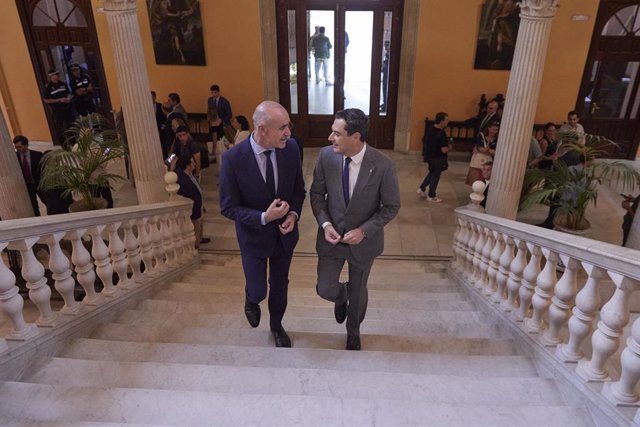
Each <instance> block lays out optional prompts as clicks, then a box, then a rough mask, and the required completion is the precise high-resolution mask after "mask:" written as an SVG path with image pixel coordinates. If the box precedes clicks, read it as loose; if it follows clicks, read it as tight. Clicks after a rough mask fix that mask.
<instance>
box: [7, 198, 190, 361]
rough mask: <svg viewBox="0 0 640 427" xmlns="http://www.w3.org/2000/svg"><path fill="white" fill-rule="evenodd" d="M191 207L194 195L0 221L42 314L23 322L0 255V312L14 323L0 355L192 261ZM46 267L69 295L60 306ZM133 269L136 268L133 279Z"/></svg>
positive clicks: (19, 301)
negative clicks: (39, 251)
mask: <svg viewBox="0 0 640 427" xmlns="http://www.w3.org/2000/svg"><path fill="white" fill-rule="evenodd" d="M191 209H192V202H191V200H188V199H183V198H179V199H178V200H172V201H169V202H164V203H155V204H149V205H141V206H132V207H126V208H117V209H106V210H101V211H91V212H80V213H72V214H66V215H52V216H50V217H49V216H45V217H37V218H24V219H17V220H8V221H2V222H0V251H3V250H4V249H5V248H7V249H10V250H15V251H18V252H19V253H20V259H21V264H22V268H21V272H20V274H21V276H22V278H23V279H24V281H25V282H26V284H27V288H28V289H29V300H30V301H31V302H33V304H34V305H35V306H36V307H37V309H38V312H39V317H38V319H37V320H36V322H35V324H29V323H27V322H26V321H25V316H24V312H23V310H24V300H23V298H22V296H20V294H19V288H18V287H17V286H16V276H15V274H14V272H13V271H11V269H10V268H9V266H8V265H7V264H6V262H5V260H4V258H0V311H1V312H2V313H3V314H4V315H5V316H6V317H7V318H8V319H9V321H10V324H11V326H12V327H13V329H12V330H11V331H10V332H9V333H8V335H6V336H5V337H4V338H3V337H0V354H2V353H3V352H5V351H7V350H8V345H7V341H23V342H24V341H29V340H31V339H33V338H34V337H36V336H37V335H38V334H39V331H41V330H42V328H56V327H60V326H61V325H64V324H65V323H66V322H68V321H70V320H71V319H72V318H73V317H74V316H77V315H78V314H80V313H86V312H87V311H88V310H92V308H95V307H98V306H100V305H101V304H104V303H105V301H106V300H115V299H117V298H118V297H119V296H120V295H122V294H123V293H126V292H127V291H130V290H132V289H136V287H137V286H139V285H140V284H141V283H144V282H146V281H147V280H148V279H149V278H151V277H158V276H159V275H162V274H164V273H166V272H168V271H171V270H172V269H174V268H176V267H179V266H181V265H183V264H186V263H188V262H190V261H192V259H193V256H194V255H195V253H196V251H195V249H194V245H193V242H194V231H193V225H192V223H191V220H190V215H191ZM61 240H67V241H68V242H69V243H70V245H69V246H70V247H71V253H70V254H65V253H64V251H63V248H62V247H61V245H60V242H61ZM105 240H107V241H108V244H107V243H106V242H105ZM36 244H44V245H46V247H47V248H48V252H49V260H48V261H49V262H48V264H47V265H46V266H45V265H43V264H42V263H41V262H40V261H39V260H38V259H37V258H36V253H35V252H34V245H36ZM87 247H90V249H87ZM45 269H49V270H50V271H51V273H52V274H51V276H52V278H53V285H54V287H55V289H56V291H58V293H59V294H60V295H61V296H62V299H63V300H64V306H63V307H62V308H61V309H60V310H58V311H55V310H53V309H52V307H51V288H50V287H49V284H48V283H47V278H46V276H45ZM128 271H131V272H132V275H131V277H129V275H128ZM73 272H75V278H74V275H73ZM114 273H116V275H117V281H116V282H115V283H114V281H113V277H114ZM96 278H99V279H100V281H101V282H102V284H103V289H102V291H101V292H96V290H95V281H96ZM76 282H77V283H78V284H79V285H80V286H82V288H83V289H84V291H85V297H84V299H83V300H82V301H81V302H79V301H76V300H75V298H74V288H75V286H76Z"/></svg>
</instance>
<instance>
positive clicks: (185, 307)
mask: <svg viewBox="0 0 640 427" xmlns="http://www.w3.org/2000/svg"><path fill="white" fill-rule="evenodd" d="M171 303H172V301H167V300H155V299H152V300H144V301H141V302H140V303H139V304H138V306H137V307H134V308H135V309H137V310H144V311H155V312H161V313H163V315H169V314H172V315H194V316H197V315H232V316H240V317H242V318H244V311H243V309H244V304H231V305H230V304H218V305H216V306H212V307H211V310H198V311H196V312H194V311H192V310H190V308H191V307H192V306H193V304H190V303H188V302H187V303H184V304H183V303H182V302H175V304H171ZM196 303H197V302H196ZM260 306H261V307H262V309H263V310H265V313H266V310H268V307H267V303H266V301H265V302H262V303H261V304H260ZM333 309H334V304H333V303H331V302H329V301H327V302H325V303H324V304H322V305H321V306H318V307H300V306H292V305H289V306H288V307H287V311H286V314H285V317H286V318H290V317H294V318H309V319H329V320H332V321H333V320H334V314H333ZM460 311H461V310H458V311H453V310H451V311H449V310H398V309H393V308H377V307H368V308H367V316H366V320H367V321H380V320H381V321H394V322H445V323H446V322H452V323H482V322H486V323H491V317H490V316H486V315H485V314H482V313H480V312H479V311H471V310H469V311H466V312H464V313H460Z"/></svg>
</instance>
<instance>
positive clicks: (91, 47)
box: [16, 0, 112, 135]
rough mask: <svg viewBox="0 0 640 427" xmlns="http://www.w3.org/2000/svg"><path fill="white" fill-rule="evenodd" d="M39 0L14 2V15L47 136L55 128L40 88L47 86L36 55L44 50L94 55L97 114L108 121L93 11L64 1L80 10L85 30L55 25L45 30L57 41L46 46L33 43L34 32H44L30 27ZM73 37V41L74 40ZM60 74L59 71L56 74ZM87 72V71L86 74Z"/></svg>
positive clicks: (81, 1) (87, 4) (86, 2)
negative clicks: (68, 47) (80, 50)
mask: <svg viewBox="0 0 640 427" xmlns="http://www.w3.org/2000/svg"><path fill="white" fill-rule="evenodd" d="M39 1H40V0H16V6H17V8H18V15H19V16H20V22H21V24H22V31H23V33H24V36H25V39H26V41H27V48H28V50H29V56H30V58H31V65H32V66H33V72H34V74H35V77H36V82H37V84H38V91H39V92H40V98H41V102H42V105H43V108H44V111H45V117H46V118H47V123H48V125H49V130H50V131H51V134H52V135H54V134H55V131H54V129H55V127H54V123H53V117H52V115H51V112H50V110H49V107H48V106H47V104H46V103H45V102H44V87H45V85H46V84H47V82H48V80H47V70H45V69H44V64H43V63H42V61H41V58H40V55H39V54H38V50H39V49H40V48H42V47H44V46H60V45H71V46H82V47H83V49H84V50H85V53H86V52H87V51H92V52H94V53H95V55H94V56H93V59H94V61H95V70H94V71H95V73H96V77H97V79H98V81H99V82H100V109H99V111H100V112H101V113H103V114H105V115H106V117H107V118H108V119H110V118H111V117H110V116H109V115H107V113H110V112H111V110H112V107H111V98H110V97H109V87H108V86H107V78H106V75H105V72H104V64H103V62H102V53H101V50H100V44H99V42H98V33H97V31H96V24H95V20H94V17H93V7H92V5H91V0H67V1H69V2H71V3H73V4H74V5H75V6H76V8H78V10H80V11H81V12H82V14H83V16H84V19H85V21H86V23H87V26H86V27H77V28H79V29H81V31H80V34H78V32H77V31H76V32H73V31H69V30H68V29H67V30H65V28H66V27H64V26H61V25H58V26H56V27H51V28H50V27H46V28H47V29H49V31H51V29H53V31H55V32H56V33H57V34H56V36H57V37H58V38H59V40H58V41H56V43H55V44H54V43H46V42H42V41H36V38H35V37H34V28H37V29H39V28H44V27H34V26H33V25H32V22H33V11H34V9H35V6H36V5H37V4H38V3H39ZM74 37H76V38H75V39H74ZM47 54H48V55H50V50H48V49H47ZM58 71H61V72H62V70H58ZM87 71H88V70H87Z"/></svg>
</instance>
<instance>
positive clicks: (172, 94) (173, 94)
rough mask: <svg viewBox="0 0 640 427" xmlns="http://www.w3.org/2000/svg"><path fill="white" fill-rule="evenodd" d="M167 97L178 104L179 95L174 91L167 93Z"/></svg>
mask: <svg viewBox="0 0 640 427" xmlns="http://www.w3.org/2000/svg"><path fill="white" fill-rule="evenodd" d="M169 99H170V100H172V101H173V102H175V103H177V104H180V95H178V94H177V93H175V92H171V93H170V94H169Z"/></svg>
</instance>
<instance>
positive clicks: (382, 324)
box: [113, 310, 502, 338]
mask: <svg viewBox="0 0 640 427" xmlns="http://www.w3.org/2000/svg"><path fill="white" fill-rule="evenodd" d="M329 313H330V315H331V318H329V317H328V316H326V317H324V318H315V319H314V318H309V317H293V316H285V318H284V321H283V324H284V327H285V328H286V329H287V330H292V331H296V332H321V333H324V332H326V333H335V334H339V333H344V331H345V325H344V324H342V325H341V324H338V323H337V322H336V321H335V319H334V318H333V310H331V311H328V312H327V315H329ZM113 322H114V323H128V324H134V325H136V326H147V325H148V326H160V327H162V326H167V327H171V328H174V329H180V328H189V327H195V328H220V329H245V328H248V327H249V324H248V323H247V320H246V318H245V316H244V314H243V313H237V314H235V315H233V314H227V315H219V314H208V315H207V314H185V313H181V314H170V313H163V312H154V311H142V310H127V311H125V312H123V313H122V314H121V315H119V316H118V317H117V318H116V319H115V320H114V321H113ZM258 330H264V331H265V332H268V331H269V321H268V317H267V315H266V314H265V318H264V319H263V321H262V322H261V324H260V326H259V327H258ZM360 332H361V333H362V334H370V335H396V336H428V337H439V336H449V337H461V338H500V337H501V336H502V335H501V334H500V331H499V329H498V327H497V326H496V325H494V324H489V323H484V322H479V321H478V322H463V321H460V322H453V321H447V322H439V321H436V320H431V321H429V320H424V321H408V322H401V321H393V320H370V319H365V321H364V322H363V323H362V324H361V326H360Z"/></svg>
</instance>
